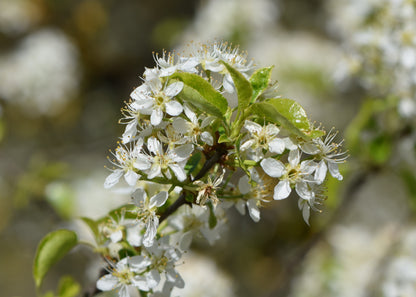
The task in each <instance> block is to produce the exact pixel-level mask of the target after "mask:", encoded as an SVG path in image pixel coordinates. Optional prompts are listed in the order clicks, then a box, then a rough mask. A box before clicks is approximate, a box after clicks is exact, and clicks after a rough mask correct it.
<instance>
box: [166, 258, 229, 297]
mask: <svg viewBox="0 0 416 297" xmlns="http://www.w3.org/2000/svg"><path fill="white" fill-rule="evenodd" d="M183 260H184V264H183V265H180V266H178V267H177V270H178V272H179V273H180V274H181V275H182V277H183V279H184V280H185V283H186V286H185V287H184V288H183V289H178V288H175V289H173V291H172V296H181V297H195V296H204V297H233V296H236V293H235V288H234V284H233V281H232V279H231V277H230V276H229V275H227V274H226V273H225V272H224V271H222V270H221V269H220V267H218V266H217V265H216V263H215V261H213V260H212V259H209V258H208V257H206V256H203V255H199V254H195V253H187V254H186V255H184V256H183Z"/></svg>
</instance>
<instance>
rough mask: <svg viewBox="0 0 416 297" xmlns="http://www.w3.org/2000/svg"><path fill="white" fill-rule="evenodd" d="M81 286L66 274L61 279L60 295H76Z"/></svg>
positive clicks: (65, 296) (61, 296)
mask: <svg viewBox="0 0 416 297" xmlns="http://www.w3.org/2000/svg"><path fill="white" fill-rule="evenodd" d="M80 291H81V286H80V285H79V284H78V283H77V282H76V281H75V280H74V279H73V278H72V277H70V276H64V277H62V278H61V280H60V281H59V286H58V297H76V296H77V295H78V294H79V292H80Z"/></svg>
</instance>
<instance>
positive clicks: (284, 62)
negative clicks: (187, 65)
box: [0, 0, 416, 297]
mask: <svg viewBox="0 0 416 297" xmlns="http://www.w3.org/2000/svg"><path fill="white" fill-rule="evenodd" d="M415 9H416V2H415V1H414V0H380V1H376V0H353V1H348V0H199V1H191V0H176V1H161V0H152V1H150V0H137V1H133V0H126V1H115V0H61V1H52V0H0V263H1V266H0V295H1V296H5V297H7V296H14V297H23V296H25V297H30V296H36V294H35V288H34V282H33V280H32V273H31V271H32V262H33V258H34V254H35V251H36V247H37V244H38V242H39V241H40V239H41V238H42V237H43V236H44V235H45V234H47V233H48V232H50V231H53V230H56V229H58V228H70V229H75V230H77V231H78V232H79V233H80V234H81V236H83V232H85V231H84V229H83V226H82V224H81V223H80V222H79V220H77V218H79V217H80V216H88V217H91V218H98V217H100V216H102V215H104V214H105V213H106V211H107V210H109V209H111V208H112V207H115V206H117V205H120V204H122V203H123V202H125V201H126V199H127V198H128V197H126V195H123V194H122V193H114V192H110V191H107V190H104V188H103V182H104V179H105V177H106V176H107V175H108V171H107V169H105V168H104V166H105V165H108V163H107V160H106V157H107V155H108V154H109V152H108V150H109V149H113V148H114V147H115V143H116V141H117V140H118V138H119V137H120V136H121V134H122V132H123V129H124V127H123V126H122V125H119V124H118V119H119V118H120V116H121V113H120V108H122V107H123V104H124V101H126V100H128V99H129V94H130V92H131V91H132V90H133V89H134V88H135V87H137V86H138V85H139V84H140V75H141V74H142V73H143V71H144V67H146V66H147V67H153V66H154V64H155V63H154V61H153V57H152V53H153V52H161V51H162V50H163V49H166V50H168V51H171V50H177V51H180V50H181V48H183V47H184V46H185V45H186V44H187V43H189V42H191V41H194V42H199V41H203V42H205V41H210V40H225V41H229V42H232V43H233V44H234V45H239V46H240V48H241V49H242V50H247V51H248V54H249V57H251V58H253V59H254V61H255V63H256V64H257V65H260V66H269V65H275V66H276V67H275V69H274V77H273V78H274V79H275V80H277V81H278V82H279V89H280V94H281V95H282V97H287V98H292V99H295V100H297V101H299V102H300V103H301V105H302V106H303V107H304V108H305V110H306V111H307V112H308V115H309V117H310V119H312V120H313V121H316V122H317V124H316V125H322V126H323V127H325V129H327V130H329V129H331V127H333V126H334V127H336V128H337V129H338V130H339V131H340V132H339V137H338V138H339V140H341V139H343V138H345V139H346V141H345V143H344V144H345V145H344V147H345V149H348V150H349V154H350V158H349V160H348V163H347V164H345V165H344V166H343V167H342V173H343V174H344V181H343V182H338V181H336V180H335V181H334V180H330V181H329V182H328V190H327V193H328V197H329V198H328V200H327V202H326V203H325V205H324V206H323V207H322V212H321V213H317V212H316V213H313V214H312V218H311V224H310V227H309V226H307V225H306V224H305V223H304V221H303V219H302V216H301V213H300V211H299V210H298V209H297V202H296V199H286V200H284V201H279V202H276V203H273V204H271V205H270V206H269V207H267V208H264V209H262V219H261V221H260V222H259V223H254V222H253V221H252V220H251V219H250V218H249V217H248V216H246V217H242V216H240V215H239V214H238V213H237V212H236V211H233V210H230V212H229V222H228V228H227V230H224V231H223V237H222V239H221V240H220V241H219V242H217V243H216V244H215V245H214V246H209V245H208V243H206V242H205V241H203V240H201V241H200V242H197V243H195V244H194V247H193V252H192V253H190V254H188V255H187V256H186V259H185V261H186V263H185V264H183V265H181V266H180V267H179V268H178V269H179V270H180V271H181V274H182V275H183V277H184V279H185V282H186V283H187V286H186V289H184V290H181V291H178V293H177V294H178V295H180V296H183V297H187V296H193V297H198V296H201V297H205V296H227V297H232V296H240V297H245V296H247V297H248V296H260V297H263V296H264V297H274V296H292V297H309V296H319V297H322V296H337V297H342V296H354V297H357V296H389V297H394V296H397V297H399V296H416V224H415V216H414V213H415V210H416V200H415V198H416V177H415V174H416V167H415V166H416V159H415V142H416V140H415V139H416V129H415V128H416V124H415V115H416V95H415V94H416V22H415V19H416V14H415V11H416V10H415ZM293 198H294V197H293ZM87 235H88V234H86V235H85V236H87ZM99 269H100V262H99V259H97V258H96V257H95V256H94V255H93V254H92V252H90V251H89V250H87V249H83V248H77V249H76V250H74V252H72V253H71V254H69V255H68V256H66V257H65V258H64V259H63V260H62V261H61V262H60V263H59V264H58V265H57V266H56V267H54V268H53V270H52V271H51V272H50V273H49V275H48V276H47V278H46V281H45V285H44V290H45V291H46V290H54V289H55V288H56V284H57V281H58V279H59V278H60V277H61V276H62V275H66V274H70V275H72V276H73V277H74V278H75V279H76V280H77V281H79V282H80V283H81V284H82V287H83V288H82V292H81V293H80V296H82V295H83V294H84V293H85V292H87V291H89V290H91V289H92V288H93V287H94V285H95V281H96V279H97V277H98V273H99Z"/></svg>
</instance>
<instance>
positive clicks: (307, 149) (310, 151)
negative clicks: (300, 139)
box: [301, 142, 319, 155]
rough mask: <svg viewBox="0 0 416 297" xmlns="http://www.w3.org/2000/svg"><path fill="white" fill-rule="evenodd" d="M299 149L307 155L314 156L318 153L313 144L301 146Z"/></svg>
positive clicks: (316, 147)
mask: <svg viewBox="0 0 416 297" xmlns="http://www.w3.org/2000/svg"><path fill="white" fill-rule="evenodd" d="M301 149H302V151H304V152H305V153H307V154H309V155H316V154H318V153H319V147H318V146H317V145H316V144H315V143H313V142H307V143H304V144H302V146H301Z"/></svg>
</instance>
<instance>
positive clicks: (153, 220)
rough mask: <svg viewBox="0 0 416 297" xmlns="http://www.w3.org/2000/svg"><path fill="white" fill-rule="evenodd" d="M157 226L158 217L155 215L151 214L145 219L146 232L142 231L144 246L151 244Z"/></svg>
mask: <svg viewBox="0 0 416 297" xmlns="http://www.w3.org/2000/svg"><path fill="white" fill-rule="evenodd" d="M158 226H159V218H158V217H157V216H151V217H149V218H148V219H147V223H146V232H145V233H144V236H143V245H144V246H145V247H149V246H152V245H153V242H154V240H155V237H156V233H157V227H158Z"/></svg>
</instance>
